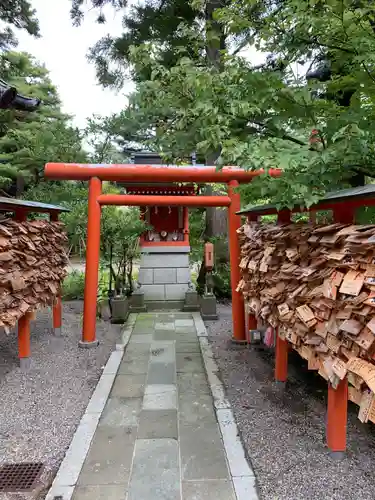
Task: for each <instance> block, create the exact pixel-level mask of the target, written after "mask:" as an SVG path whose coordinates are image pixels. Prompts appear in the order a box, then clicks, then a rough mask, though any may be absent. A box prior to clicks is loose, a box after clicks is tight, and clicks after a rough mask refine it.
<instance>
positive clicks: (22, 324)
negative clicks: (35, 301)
mask: <svg viewBox="0 0 375 500" xmlns="http://www.w3.org/2000/svg"><path fill="white" fill-rule="evenodd" d="M30 319H31V313H26V314H24V315H23V316H22V317H21V318H20V319H19V320H18V357H19V360H20V368H21V369H22V370H27V369H28V368H30V361H31V360H30V354H31V349H30Z"/></svg>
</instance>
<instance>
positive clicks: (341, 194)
mask: <svg viewBox="0 0 375 500" xmlns="http://www.w3.org/2000/svg"><path fill="white" fill-rule="evenodd" d="M370 199H372V200H375V184H366V186H359V187H355V188H349V189H341V190H340V191H332V192H330V193H327V194H326V196H324V198H322V199H321V200H319V201H318V203H315V204H314V205H312V206H311V207H310V208H309V209H308V208H306V206H305V205H304V202H303V201H302V200H299V201H296V202H295V203H294V206H293V207H292V208H290V207H284V208H279V209H278V208H277V206H276V205H275V204H266V205H258V206H252V205H248V206H247V207H245V208H243V209H242V210H240V211H238V212H237V215H246V214H253V215H273V214H277V213H278V212H279V211H280V210H291V211H292V212H305V211H307V210H312V211H317V210H327V209H328V206H329V205H334V204H336V203H337V204H339V203H343V202H352V201H359V200H363V202H364V203H363V206H366V200H370Z"/></svg>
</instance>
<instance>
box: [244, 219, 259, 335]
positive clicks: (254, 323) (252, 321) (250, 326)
mask: <svg viewBox="0 0 375 500" xmlns="http://www.w3.org/2000/svg"><path fill="white" fill-rule="evenodd" d="M247 221H248V222H249V223H250V224H251V223H252V222H257V221H258V216H257V215H253V214H249V215H248V216H247ZM257 330H258V319H257V317H256V316H255V314H254V313H252V312H247V332H246V333H247V340H248V343H249V344H251V342H252V340H253V337H254V335H253V332H255V331H257Z"/></svg>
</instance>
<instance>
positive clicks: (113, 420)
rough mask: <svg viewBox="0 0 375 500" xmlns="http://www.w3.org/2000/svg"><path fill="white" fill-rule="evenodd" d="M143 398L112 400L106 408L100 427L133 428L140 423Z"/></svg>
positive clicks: (109, 400)
mask: <svg viewBox="0 0 375 500" xmlns="http://www.w3.org/2000/svg"><path fill="white" fill-rule="evenodd" d="M141 407H142V399H141V398H110V399H108V401H107V404H106V406H105V408H104V411H103V414H102V417H101V419H100V420H99V427H100V426H109V427H133V426H137V425H138V422H139V415H140V413H141Z"/></svg>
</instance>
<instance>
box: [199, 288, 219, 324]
mask: <svg viewBox="0 0 375 500" xmlns="http://www.w3.org/2000/svg"><path fill="white" fill-rule="evenodd" d="M201 315H202V318H203V319H204V320H215V319H217V318H218V316H217V310H216V297H215V295H214V294H211V293H210V294H205V295H203V296H202V297H201Z"/></svg>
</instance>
